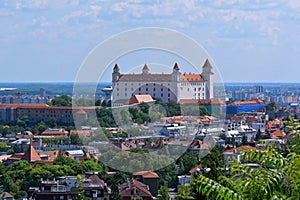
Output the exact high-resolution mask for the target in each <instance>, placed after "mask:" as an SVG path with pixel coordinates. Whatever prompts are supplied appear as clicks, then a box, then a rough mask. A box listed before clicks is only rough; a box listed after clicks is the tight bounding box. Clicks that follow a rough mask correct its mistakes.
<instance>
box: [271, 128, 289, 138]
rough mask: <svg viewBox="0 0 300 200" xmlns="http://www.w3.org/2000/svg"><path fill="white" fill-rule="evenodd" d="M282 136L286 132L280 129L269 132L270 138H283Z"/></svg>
mask: <svg viewBox="0 0 300 200" xmlns="http://www.w3.org/2000/svg"><path fill="white" fill-rule="evenodd" d="M284 136H286V133H285V132H284V131H281V130H276V131H274V132H273V133H271V138H272V139H277V138H283V137H284Z"/></svg>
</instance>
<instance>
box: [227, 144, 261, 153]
mask: <svg viewBox="0 0 300 200" xmlns="http://www.w3.org/2000/svg"><path fill="white" fill-rule="evenodd" d="M257 149H258V148H256V147H253V146H250V145H244V146H240V147H237V148H232V149H227V150H225V151H224V152H234V151H237V152H239V151H249V150H257Z"/></svg>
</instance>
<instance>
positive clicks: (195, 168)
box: [189, 164, 202, 174]
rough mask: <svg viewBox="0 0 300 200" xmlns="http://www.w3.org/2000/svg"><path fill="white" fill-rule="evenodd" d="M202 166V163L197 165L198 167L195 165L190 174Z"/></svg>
mask: <svg viewBox="0 0 300 200" xmlns="http://www.w3.org/2000/svg"><path fill="white" fill-rule="evenodd" d="M201 168H202V164H200V165H197V166H196V167H194V168H193V169H191V170H190V171H189V172H190V174H193V173H195V172H196V171H197V170H198V169H201Z"/></svg>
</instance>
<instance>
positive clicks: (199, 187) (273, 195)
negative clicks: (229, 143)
mask: <svg viewBox="0 0 300 200" xmlns="http://www.w3.org/2000/svg"><path fill="white" fill-rule="evenodd" d="M241 157H242V158H243V160H242V162H243V163H244V162H247V163H257V164H259V165H258V167H257V168H252V167H250V166H248V165H244V164H235V165H232V166H230V168H229V177H225V176H220V177H219V179H218V181H219V182H217V181H215V180H212V179H210V178H207V177H205V176H204V175H199V176H198V177H197V178H196V179H194V181H193V182H192V186H193V189H194V191H195V192H196V193H197V194H199V195H203V196H205V197H206V198H208V199H258V200H259V199H299V198H300V194H299V189H300V178H299V177H300V156H299V155H297V154H296V153H290V154H289V155H287V156H286V157H283V156H282V155H281V154H280V153H278V152H276V151H275V150H274V149H272V148H268V149H267V150H266V151H254V150H251V151H247V152H244V153H242V155H241Z"/></svg>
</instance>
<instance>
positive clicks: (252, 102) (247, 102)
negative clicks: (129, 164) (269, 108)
mask: <svg viewBox="0 0 300 200" xmlns="http://www.w3.org/2000/svg"><path fill="white" fill-rule="evenodd" d="M262 103H264V102H263V101H262V100H260V99H251V100H250V101H236V102H233V103H231V104H229V105H233V106H238V105H246V104H262Z"/></svg>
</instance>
